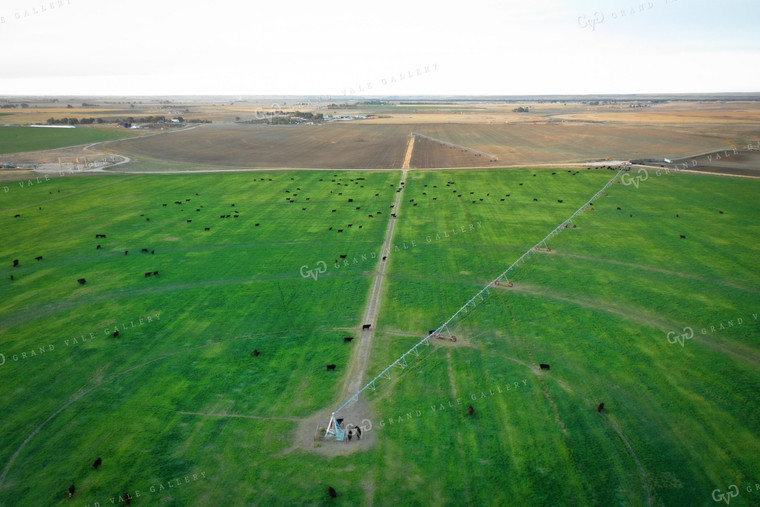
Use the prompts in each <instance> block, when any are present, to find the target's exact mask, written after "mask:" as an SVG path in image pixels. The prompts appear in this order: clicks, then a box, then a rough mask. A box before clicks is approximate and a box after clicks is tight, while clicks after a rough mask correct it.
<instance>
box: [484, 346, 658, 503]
mask: <svg viewBox="0 0 760 507" xmlns="http://www.w3.org/2000/svg"><path fill="white" fill-rule="evenodd" d="M524 340H525V339H524V338H523V341H524ZM491 353H492V354H497V355H499V356H501V357H504V358H505V359H509V360H510V361H514V362H515V363H517V364H520V365H522V366H525V367H526V368H529V369H530V370H531V371H532V372H533V374H534V375H536V376H537V377H539V379H541V378H542V377H549V378H551V379H552V380H554V381H555V382H557V384H558V385H559V386H560V387H562V388H563V389H565V390H566V391H568V392H569V393H571V394H573V395H575V396H577V397H579V398H580V399H582V400H583V401H585V402H586V404H587V405H589V406H590V407H591V408H593V407H594V403H593V402H592V401H591V400H590V399H588V398H586V397H585V396H583V395H582V394H581V393H579V392H578V391H576V390H575V389H573V388H572V387H570V385H569V384H568V383H567V382H565V381H563V380H560V379H558V378H557V377H555V376H554V375H552V374H551V373H542V372H541V370H539V369H538V368H536V367H535V366H532V365H530V364H528V363H526V362H524V361H521V360H520V359H517V358H515V357H512V356H508V355H506V354H503V353H501V352H498V351H491ZM531 361H532V359H531ZM542 385H544V383H543V382H542ZM544 388H545V389H547V387H546V386H545V385H544ZM552 403H553V402H552ZM602 417H604V420H605V421H607V422H608V423H609V424H610V426H611V427H612V429H613V430H615V433H617V434H618V436H619V437H620V440H622V441H623V443H624V444H625V446H626V448H627V449H628V452H629V453H630V455H631V457H632V458H633V461H634V462H635V463H636V467H637V468H638V469H639V474H640V475H641V481H642V485H643V486H644V490H645V491H646V493H647V505H648V506H651V505H652V492H651V491H650V488H649V481H647V476H646V472H645V471H644V466H643V465H642V464H641V460H639V457H638V455H637V454H636V451H635V450H634V449H633V446H632V445H631V443H630V442H629V441H628V439H627V438H626V436H625V435H624V434H623V431H622V430H621V429H620V427H619V426H618V425H617V424H616V423H615V421H613V420H612V419H611V418H610V417H609V416H606V415H603V416H602ZM563 430H564V428H563Z"/></svg>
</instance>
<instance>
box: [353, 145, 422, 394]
mask: <svg viewBox="0 0 760 507" xmlns="http://www.w3.org/2000/svg"><path fill="white" fill-rule="evenodd" d="M413 151H414V135H413V134H410V136H409V144H408V146H407V149H406V155H405V156H404V163H403V165H402V173H401V182H400V183H399V185H398V188H399V191H398V192H396V201H395V202H394V203H393V214H395V215H398V213H399V211H400V207H401V195H402V194H403V192H404V185H406V176H407V172H408V169H409V165H410V163H411V161H412V152H413ZM395 230H396V219H395V218H394V217H393V215H391V218H390V220H389V221H388V229H387V230H386V231H385V240H384V241H383V248H382V249H381V250H380V251H381V255H382V257H381V258H380V260H379V261H378V263H377V271H376V272H375V281H374V282H373V284H372V291H371V292H370V296H369V301H368V302H367V308H366V309H365V311H364V318H363V320H362V324H370V328H369V329H363V330H362V336H361V338H360V339H359V344H358V346H357V347H356V351H355V352H354V356H353V358H352V359H351V367H350V369H349V372H348V375H347V376H346V378H347V380H348V384H347V387H346V389H344V392H343V393H342V394H343V399H345V398H346V397H347V396H349V395H350V394H352V393H356V392H358V391H359V389H361V388H362V387H364V373H365V370H366V368H367V360H368V359H369V351H370V348H371V347H370V346H371V345H372V338H374V336H375V326H376V324H377V314H378V313H379V312H380V300H381V298H382V295H383V284H384V282H385V270H386V267H387V265H388V259H390V255H391V243H393V233H394V232H395ZM383 259H385V260H383Z"/></svg>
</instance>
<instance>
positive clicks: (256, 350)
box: [252, 349, 261, 357]
mask: <svg viewBox="0 0 760 507" xmlns="http://www.w3.org/2000/svg"><path fill="white" fill-rule="evenodd" d="M252 354H253V356H254V357H259V355H260V354H261V352H259V349H253V352H252Z"/></svg>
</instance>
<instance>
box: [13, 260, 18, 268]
mask: <svg viewBox="0 0 760 507" xmlns="http://www.w3.org/2000/svg"><path fill="white" fill-rule="evenodd" d="M13 267H14V268H15V267H18V259H13Z"/></svg>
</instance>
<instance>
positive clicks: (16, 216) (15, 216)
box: [13, 215, 21, 218]
mask: <svg viewBox="0 0 760 507" xmlns="http://www.w3.org/2000/svg"><path fill="white" fill-rule="evenodd" d="M20 217H21V215H14V217H13V218H20Z"/></svg>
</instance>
